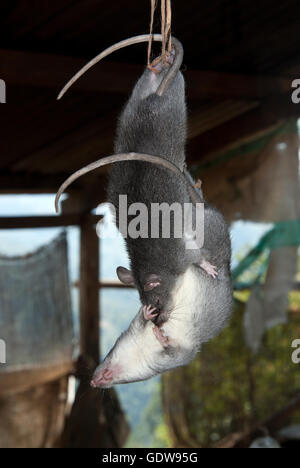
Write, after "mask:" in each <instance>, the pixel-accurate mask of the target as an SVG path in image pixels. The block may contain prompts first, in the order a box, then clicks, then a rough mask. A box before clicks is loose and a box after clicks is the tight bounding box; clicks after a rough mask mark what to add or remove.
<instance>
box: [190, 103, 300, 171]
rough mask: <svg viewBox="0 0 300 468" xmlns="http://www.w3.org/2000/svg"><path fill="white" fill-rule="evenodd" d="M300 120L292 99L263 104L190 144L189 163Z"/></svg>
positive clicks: (299, 113)
mask: <svg viewBox="0 0 300 468" xmlns="http://www.w3.org/2000/svg"><path fill="white" fill-rule="evenodd" d="M290 117H293V118H298V117H300V105H295V104H293V103H292V101H291V98H290V96H280V97H276V98H269V99H266V100H264V101H263V102H262V103H261V104H260V106H259V107H257V108H255V109H252V110H250V111H249V112H246V113H244V114H243V115H240V116H238V117H235V118H233V119H231V120H229V121H228V122H225V123H223V124H221V125H219V126H217V127H215V128H213V129H211V130H209V131H207V132H205V133H204V134H201V135H199V136H197V137H195V138H193V139H192V140H190V141H189V144H188V155H189V156H188V163H189V164H193V163H197V162H199V160H201V159H202V160H203V158H207V157H208V156H211V155H216V154H218V153H220V152H222V151H225V150H227V149H231V148H234V147H237V146H239V145H241V144H244V143H246V142H248V141H251V139H253V138H258V137H259V136H262V135H263V134H264V133H265V132H266V131H267V130H271V129H272V128H275V127H276V126H277V125H278V124H279V123H280V121H281V120H284V119H287V118H290Z"/></svg>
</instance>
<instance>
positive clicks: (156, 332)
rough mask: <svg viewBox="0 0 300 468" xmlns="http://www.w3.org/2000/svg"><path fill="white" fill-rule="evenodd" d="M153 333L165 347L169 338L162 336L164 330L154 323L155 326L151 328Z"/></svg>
mask: <svg viewBox="0 0 300 468" xmlns="http://www.w3.org/2000/svg"><path fill="white" fill-rule="evenodd" d="M153 333H154V335H155V336H156V338H157V339H158V341H159V342H160V344H161V345H162V346H163V347H164V348H167V347H168V346H169V338H168V337H167V336H164V334H163V333H164V331H163V330H162V329H161V328H158V327H157V326H156V325H155V327H154V328H153Z"/></svg>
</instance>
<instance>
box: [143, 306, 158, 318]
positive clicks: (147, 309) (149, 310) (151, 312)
mask: <svg viewBox="0 0 300 468" xmlns="http://www.w3.org/2000/svg"><path fill="white" fill-rule="evenodd" d="M155 311H156V312H155ZM143 314H144V319H145V320H153V319H154V318H155V317H157V316H158V312H157V310H156V307H152V305H148V306H144V307H143Z"/></svg>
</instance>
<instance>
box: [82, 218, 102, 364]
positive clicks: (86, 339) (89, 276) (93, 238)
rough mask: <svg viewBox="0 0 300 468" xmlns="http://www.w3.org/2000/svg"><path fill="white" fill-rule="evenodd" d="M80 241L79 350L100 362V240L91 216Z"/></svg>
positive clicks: (85, 220)
mask: <svg viewBox="0 0 300 468" xmlns="http://www.w3.org/2000/svg"><path fill="white" fill-rule="evenodd" d="M80 228H81V241H80V350H81V354H84V355H88V356H90V357H92V358H93V360H94V361H95V363H96V364H98V363H99V359H100V349H99V346H100V339H99V332H100V327H99V320H100V310H99V238H98V236H97V233H96V228H95V225H94V223H91V221H90V219H89V216H87V217H85V218H84V221H83V222H82V224H81V226H80Z"/></svg>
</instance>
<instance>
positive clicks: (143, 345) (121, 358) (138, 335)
mask: <svg viewBox="0 0 300 468" xmlns="http://www.w3.org/2000/svg"><path fill="white" fill-rule="evenodd" d="M152 327H153V324H152V323H151V322H145V320H144V318H143V313H142V309H140V311H139V312H138V314H137V315H136V317H135V318H134V320H133V321H132V322H131V324H130V327H129V328H128V330H127V331H126V332H125V333H123V334H122V335H121V336H120V338H118V340H117V342H116V343H115V345H114V347H113V348H112V350H111V351H110V352H109V353H108V355H107V356H106V358H105V359H104V361H103V362H102V363H101V364H100V366H99V367H98V368H97V369H96V371H95V374H94V377H93V380H92V383H91V385H92V386H93V387H95V388H110V387H112V386H113V385H116V384H125V383H130V382H138V381H141V380H146V379H150V378H151V377H153V376H155V375H157V374H159V373H160V372H162V371H164V370H165V369H166V367H168V366H170V365H172V364H173V361H172V360H170V357H169V356H168V350H165V349H164V347H163V346H162V345H161V344H160V343H159V342H158V340H157V339H156V338H155V335H154V333H153V329H152ZM166 360H167V361H168V360H170V363H168V362H166Z"/></svg>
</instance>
